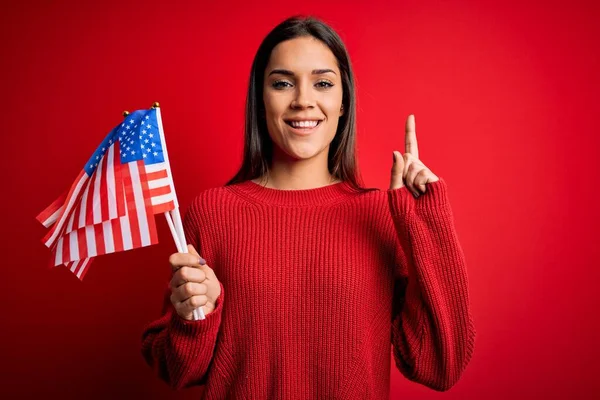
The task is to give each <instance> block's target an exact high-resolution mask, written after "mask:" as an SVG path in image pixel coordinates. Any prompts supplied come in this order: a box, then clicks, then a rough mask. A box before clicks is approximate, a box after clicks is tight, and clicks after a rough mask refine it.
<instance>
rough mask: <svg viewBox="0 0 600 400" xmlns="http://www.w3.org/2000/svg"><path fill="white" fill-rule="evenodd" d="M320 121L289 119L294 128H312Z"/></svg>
mask: <svg viewBox="0 0 600 400" xmlns="http://www.w3.org/2000/svg"><path fill="white" fill-rule="evenodd" d="M319 122H320V121H289V124H290V125H291V126H292V127H294V128H314V127H315V126H317V125H318V124H319Z"/></svg>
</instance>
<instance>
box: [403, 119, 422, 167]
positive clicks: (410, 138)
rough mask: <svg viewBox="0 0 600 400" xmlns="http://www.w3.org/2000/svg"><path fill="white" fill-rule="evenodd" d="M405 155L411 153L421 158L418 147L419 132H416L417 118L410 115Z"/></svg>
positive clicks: (405, 138) (407, 121)
mask: <svg viewBox="0 0 600 400" xmlns="http://www.w3.org/2000/svg"><path fill="white" fill-rule="evenodd" d="M404 147H405V153H410V154H412V155H413V156H415V157H416V158H419V148H418V146H417V132H416V131H415V116H414V115H413V114H410V115H409V116H408V118H407V119H406V136H405V137H404Z"/></svg>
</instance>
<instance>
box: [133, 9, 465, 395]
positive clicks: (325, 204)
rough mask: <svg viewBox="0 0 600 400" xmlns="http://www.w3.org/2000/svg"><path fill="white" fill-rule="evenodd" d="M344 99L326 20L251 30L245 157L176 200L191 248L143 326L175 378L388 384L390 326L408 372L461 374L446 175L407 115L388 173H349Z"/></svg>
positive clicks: (335, 40)
mask: <svg viewBox="0 0 600 400" xmlns="http://www.w3.org/2000/svg"><path fill="white" fill-rule="evenodd" d="M355 103H356V102H355V95H354V78H353V74H352V68H351V64H350V60H349V58H348V54H347V52H346V49H345V47H344V45H343V43H342V41H341V40H340V38H339V37H338V35H337V34H336V33H335V32H334V31H333V30H332V29H331V28H330V27H328V26H327V25H326V24H324V23H323V22H321V21H319V20H317V19H314V18H290V19H288V20H286V21H284V22H283V23H281V24H280V25H278V26H277V27H275V28H274V29H273V31H272V32H270V33H269V35H268V36H267V37H266V38H265V39H264V41H263V43H262V44H261V46H260V48H259V49H258V52H257V54H256V57H255V59H254V63H253V65H252V71H251V76H250V85H249V90H248V97H247V108H246V134H245V149H244V159H243V163H242V166H241V168H240V170H239V172H238V173H237V174H236V175H235V177H234V178H233V179H232V180H231V181H230V182H229V183H228V184H227V185H225V186H223V187H219V188H212V189H209V190H205V191H203V192H202V193H201V194H200V195H198V196H197V198H196V199H195V200H194V202H193V203H192V205H191V206H190V208H189V210H188V211H187V213H186V215H185V218H184V227H185V233H186V238H187V239H188V241H189V242H190V243H191V244H190V245H189V246H188V248H189V251H190V253H186V254H183V253H176V254H173V255H172V256H171V258H170V263H171V266H172V268H173V271H174V273H173V278H172V280H171V282H170V283H169V287H168V289H167V291H166V295H165V300H164V301H165V303H164V309H163V315H162V317H161V318H160V319H158V320H156V321H154V322H152V323H151V324H149V326H148V327H147V329H146V330H145V332H144V335H143V344H142V352H143V355H144V357H145V359H146V361H147V362H148V364H149V365H150V366H152V367H153V369H154V370H155V372H156V374H157V375H158V376H160V377H161V378H162V379H164V380H165V381H167V382H168V383H169V384H170V385H171V386H172V387H174V388H183V387H189V386H192V385H205V386H206V387H205V391H204V398H205V399H225V398H232V399H387V398H389V377H390V359H391V357H390V339H391V345H392V346H393V357H394V360H395V364H396V366H397V368H398V369H399V370H400V372H401V373H402V374H403V375H404V376H406V377H407V378H408V379H410V380H413V381H415V382H418V383H420V384H423V385H426V386H428V387H430V388H432V389H435V390H439V391H444V390H448V389H449V388H450V387H451V386H453V385H454V384H455V383H456V382H457V380H458V379H459V377H460V376H461V374H462V372H463V371H464V369H465V368H466V366H467V364H468V362H469V360H470V358H471V355H472V352H473V346H474V340H475V329H474V326H473V321H472V318H471V313H470V310H469V300H468V281H467V275H466V267H465V260H464V256H463V253H462V250H461V247H460V245H459V242H458V239H457V236H456V233H455V230H454V226H453V216H452V211H451V208H450V203H449V201H448V196H447V188H446V183H445V181H444V180H443V179H440V178H438V177H437V176H436V175H434V174H433V173H432V172H431V170H429V169H428V168H427V167H426V166H425V165H424V164H423V163H422V162H421V161H420V160H419V158H418V149H417V142H416V135H415V128H414V117H412V116H410V117H409V119H408V121H407V125H406V127H407V130H406V152H405V153H404V154H400V153H399V152H394V162H393V168H392V177H391V183H390V189H389V190H387V191H381V190H378V189H364V188H362V187H361V185H360V179H359V177H358V172H357V167H356V163H355V135H356V129H355V121H356V111H355ZM196 249H197V250H198V251H196ZM200 254H201V255H202V257H200ZM200 306H202V308H203V311H204V313H205V319H200V320H195V319H194V318H193V310H194V309H196V307H200Z"/></svg>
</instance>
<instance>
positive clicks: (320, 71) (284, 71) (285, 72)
mask: <svg viewBox="0 0 600 400" xmlns="http://www.w3.org/2000/svg"><path fill="white" fill-rule="evenodd" d="M328 72H331V73H333V74H334V75H336V73H335V71H334V70H332V69H329V68H324V69H313V70H312V74H313V75H322V74H326V73H328ZM273 74H281V75H288V76H294V73H293V72H292V71H290V70H288V69H281V68H276V69H274V70H272V71H271V72H269V75H268V76H271V75H273Z"/></svg>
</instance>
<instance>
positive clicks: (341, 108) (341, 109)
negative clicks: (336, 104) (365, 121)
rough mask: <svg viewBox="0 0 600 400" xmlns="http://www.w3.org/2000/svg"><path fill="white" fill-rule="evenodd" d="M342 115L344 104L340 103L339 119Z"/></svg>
mask: <svg viewBox="0 0 600 400" xmlns="http://www.w3.org/2000/svg"><path fill="white" fill-rule="evenodd" d="M342 115H344V103H342V106H341V107H340V117H341V116H342Z"/></svg>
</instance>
